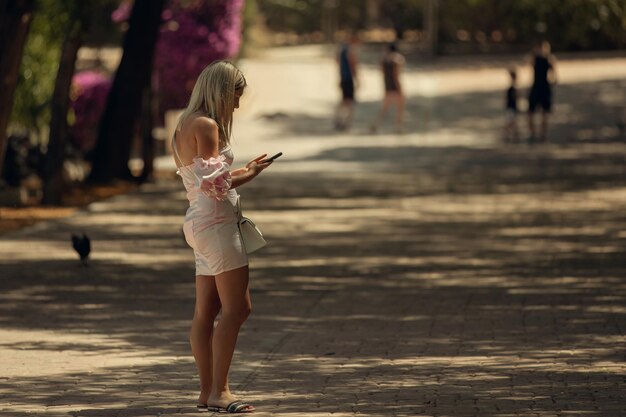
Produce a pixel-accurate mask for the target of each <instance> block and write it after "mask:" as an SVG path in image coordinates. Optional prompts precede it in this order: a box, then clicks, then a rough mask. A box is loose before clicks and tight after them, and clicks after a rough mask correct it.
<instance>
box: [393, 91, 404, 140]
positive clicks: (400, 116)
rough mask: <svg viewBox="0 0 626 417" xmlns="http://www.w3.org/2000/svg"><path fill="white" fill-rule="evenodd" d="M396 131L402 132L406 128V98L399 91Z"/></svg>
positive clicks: (397, 96)
mask: <svg viewBox="0 0 626 417" xmlns="http://www.w3.org/2000/svg"><path fill="white" fill-rule="evenodd" d="M395 100H396V133H402V131H403V130H404V106H405V102H406V101H405V98H404V96H403V95H402V94H400V93H397V94H396V97H395Z"/></svg>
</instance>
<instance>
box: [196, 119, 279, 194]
mask: <svg viewBox="0 0 626 417" xmlns="http://www.w3.org/2000/svg"><path fill="white" fill-rule="evenodd" d="M194 125H195V126H194V133H195V137H196V142H197V144H198V155H200V156H201V157H202V158H203V159H209V158H218V157H219V131H218V127H217V123H216V122H215V120H213V119H210V118H208V117H198V118H197V119H195V120H194ZM266 156H267V154H263V155H261V156H259V157H257V158H255V159H253V160H252V161H250V162H248V163H247V164H246V166H245V167H243V168H239V169H235V170H233V171H231V172H230V179H231V186H230V188H237V187H239V186H241V185H243V184H245V183H247V182H250V181H252V179H253V178H254V177H256V176H257V175H259V174H260V173H261V172H262V171H263V170H264V169H265V168H267V167H268V166H270V165H271V164H272V163H271V162H265V163H262V162H261V161H262V160H263V159H264V158H265V157H266Z"/></svg>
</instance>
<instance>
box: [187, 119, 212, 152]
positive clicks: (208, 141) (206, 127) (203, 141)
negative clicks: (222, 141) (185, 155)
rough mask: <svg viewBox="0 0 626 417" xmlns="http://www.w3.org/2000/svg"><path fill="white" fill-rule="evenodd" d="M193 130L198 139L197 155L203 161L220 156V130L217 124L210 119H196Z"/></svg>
mask: <svg viewBox="0 0 626 417" xmlns="http://www.w3.org/2000/svg"><path fill="white" fill-rule="evenodd" d="M192 123H193V125H192V129H193V132H194V137H195V138H196V145H197V151H198V152H197V155H199V156H201V157H202V158H203V159H209V158H217V157H218V156H219V130H218V127H217V122H216V121H215V120H213V119H210V118H208V117H196V118H195V119H194V120H193V122H192Z"/></svg>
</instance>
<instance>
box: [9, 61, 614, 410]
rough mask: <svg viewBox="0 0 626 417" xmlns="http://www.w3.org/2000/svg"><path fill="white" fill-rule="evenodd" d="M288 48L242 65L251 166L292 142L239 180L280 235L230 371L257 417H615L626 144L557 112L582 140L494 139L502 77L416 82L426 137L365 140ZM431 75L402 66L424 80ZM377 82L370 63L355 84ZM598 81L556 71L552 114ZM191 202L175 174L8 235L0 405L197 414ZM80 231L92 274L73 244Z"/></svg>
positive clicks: (266, 253) (242, 124)
mask: <svg viewBox="0 0 626 417" xmlns="http://www.w3.org/2000/svg"><path fill="white" fill-rule="evenodd" d="M299 51H300V50H294V52H290V53H299ZM281 53H285V52H281ZM279 58H280V56H279V57H276V58H275V59H274V60H273V61H267V60H266V61H264V60H263V59H256V60H252V61H248V62H244V63H243V66H244V67H245V68H246V69H247V71H248V73H249V74H250V77H249V78H250V81H251V84H252V85H251V90H250V95H249V96H248V102H247V104H248V107H245V106H246V102H245V101H244V102H243V103H242V112H241V113H240V114H239V115H238V117H239V119H238V122H239V124H238V125H237V132H236V133H237V138H236V142H235V151H236V153H237V155H238V156H239V157H241V158H242V159H244V160H245V159H246V158H248V157H251V156H253V155H255V154H257V153H259V152H262V151H267V152H273V151H277V150H283V151H284V152H285V156H284V158H283V159H282V160H280V163H279V162H277V163H276V164H275V166H273V167H272V170H271V171H269V170H268V171H267V172H266V173H264V175H263V177H259V179H258V180H257V181H256V182H254V183H251V184H249V186H246V187H245V188H242V190H241V193H242V195H243V197H244V199H245V200H244V208H245V209H246V210H247V212H248V214H249V215H250V216H251V217H253V218H254V219H255V221H256V222H257V223H258V224H259V225H260V227H261V228H262V229H263V230H264V232H265V234H266V235H267V238H268V240H269V241H270V243H271V244H270V246H268V247H267V248H266V249H264V250H263V251H262V252H260V253H259V254H258V255H255V256H254V257H253V258H252V261H251V267H252V283H251V287H252V297H253V314H252V316H251V318H250V319H249V321H248V322H247V323H246V324H245V326H244V329H243V331H242V334H241V336H240V340H239V344H238V348H237V351H236V356H235V359H234V366H233V369H232V373H231V380H232V385H233V388H234V389H235V390H236V392H237V393H238V394H239V395H241V396H242V397H243V398H245V399H249V400H251V401H253V402H254V403H255V404H256V406H257V408H258V412H257V413H255V415H257V416H311V417H321V416H336V417H342V416H356V415H363V416H570V415H572V416H573V415H577V416H581V415H582V416H599V417H606V416H620V415H626V413H625V412H624V404H626V398H625V394H624V392H625V390H624V388H625V385H626V384H625V380H624V375H625V374H626V363H625V357H624V342H625V341H626V338H625V336H624V331H625V328H626V320H625V317H626V308H625V307H624V306H625V305H626V214H625V213H626V164H625V162H626V145H625V144H624V142H620V141H617V140H615V138H613V139H611V138H610V137H609V136H611V135H614V134H615V131H614V130H611V131H605V132H604V133H605V134H606V135H608V136H607V138H604V139H603V140H599V141H595V142H594V141H589V140H584V134H583V133H584V131H586V129H588V126H589V124H584V123H583V124H580V125H576V124H575V123H573V122H572V123H570V124H569V125H567V126H563V125H562V124H559V122H558V118H557V120H556V122H557V125H556V126H555V131H554V132H555V134H556V133H558V132H571V134H572V136H571V137H570V138H571V140H569V141H568V140H567V137H563V136H560V134H559V135H555V136H554V137H555V141H556V142H557V143H556V144H548V145H540V146H527V145H522V144H519V145H504V144H501V143H499V142H498V141H497V134H496V132H497V128H496V127H494V125H495V124H496V121H498V120H499V119H498V118H497V115H493V114H492V112H493V111H495V110H494V109H496V108H497V104H495V102H494V103H492V101H494V100H496V99H497V98H499V97H500V95H501V94H500V91H499V90H495V89H493V90H488V91H482V90H481V91H474V92H472V89H471V88H470V87H468V86H466V87H465V90H466V91H465V93H463V94H465V95H466V96H467V97H466V98H467V102H468V103H476V102H484V103H486V104H485V106H486V108H482V109H478V108H476V107H475V104H474V107H471V108H469V109H467V108H465V107H463V106H460V105H458V106H456V107H455V105H454V101H455V100H458V99H459V97H458V96H456V95H449V93H448V92H444V93H441V94H438V93H437V90H435V91H434V92H433V93H432V94H431V96H430V98H428V99H427V98H426V96H424V95H420V92H419V91H417V92H415V96H414V97H412V99H411V100H413V103H414V106H413V107H410V112H411V115H412V116H415V117H414V118H412V119H411V120H413V121H414V122H415V123H416V127H415V129H416V130H415V131H411V132H410V133H409V134H407V135H403V136H393V135H390V134H386V133H383V134H380V135H377V136H371V135H368V134H366V133H365V131H366V128H365V127H364V126H366V122H367V119H368V115H370V116H371V114H372V111H374V109H375V103H374V102H372V103H369V104H368V102H367V100H365V101H364V102H363V103H362V106H361V107H360V110H359V112H360V113H359V115H358V117H357V126H356V127H355V129H354V130H353V131H352V132H351V133H349V134H341V135H337V134H334V133H332V132H331V131H330V126H331V125H332V122H331V119H330V110H329V108H330V106H331V104H332V102H333V101H334V100H335V96H333V95H332V93H331V94H327V93H326V92H325V91H316V90H315V89H314V88H312V87H311V85H310V84H304V82H303V78H308V79H309V81H310V80H311V79H313V80H317V79H316V78H315V77H316V76H319V77H324V76H325V75H324V74H328V73H330V71H331V62H330V60H328V59H326V60H324V59H322V58H319V57H318V56H311V55H310V54H306V53H303V56H302V57H300V58H299V59H298V60H297V61H295V62H292V63H287V60H286V58H285V60H284V61H277V60H278V59H279ZM276 62H279V63H281V64H282V68H283V69H284V71H285V73H284V74H283V79H284V80H285V82H286V83H287V82H288V83H291V85H302V86H303V87H302V89H296V88H294V89H293V90H292V91H296V92H295V93H293V94H292V95H289V91H288V89H287V88H286V86H285V85H282V84H281V85H280V86H279V87H276V89H275V93H276V94H278V96H279V97H283V98H284V100H278V101H274V100H272V99H271V96H270V95H269V94H270V93H271V91H272V89H271V88H270V87H271V86H272V82H274V81H272V80H273V79H272V77H275V76H276V67H275V66H274V65H275V64H276ZM563 65H564V71H565V72H566V73H567V71H568V67H567V65H566V64H563ZM422 71H423V72H420V70H418V69H416V70H415V72H412V73H411V74H410V75H409V76H410V77H415V79H418V78H419V77H424V78H425V79H427V78H428V77H433V76H434V75H433V73H428V72H427V70H425V69H424V70H422ZM494 71H495V70H494ZM616 71H617V70H616ZM574 72H575V71H574V70H572V74H574ZM429 74H430V75H429ZM468 74H469V75H471V74H473V72H471V71H468V72H466V73H465V75H464V77H465V78H468ZM374 76H375V72H374V69H373V68H371V69H368V68H367V67H366V68H364V77H366V78H365V80H372V81H371V82H370V83H369V87H367V85H368V84H367V82H366V83H365V85H364V90H363V95H365V97H367V96H368V95H371V96H372V97H373V96H374V90H373V89H375V87H376V84H375V83H374V80H375V78H374ZM572 76H573V75H572ZM368 77H369V78H368ZM451 77H452V78H450V80H456V82H457V83H459V85H462V84H463V83H462V81H461V80H458V79H457V78H454V77H453V76H451ZM603 77H605V78H603V79H596V80H592V81H584V82H578V81H576V80H575V79H574V80H573V81H571V83H570V84H567V85H566V86H565V87H567V88H568V89H570V94H571V97H573V98H575V97H580V101H575V100H573V101H572V102H570V103H563V102H561V106H562V107H561V108H562V111H563V112H562V114H561V115H560V116H559V117H562V118H565V119H567V118H570V117H571V120H578V119H576V118H575V114H574V115H573V114H572V113H571V112H574V113H575V112H577V111H578V109H582V108H583V104H582V101H585V103H587V104H588V103H595V105H594V106H595V107H601V106H602V104H603V103H604V104H607V103H609V104H611V103H613V104H614V102H612V101H610V100H609V101H607V99H606V96H605V95H604V94H608V92H607V91H608V90H607V89H610V87H611V86H613V87H615V86H624V83H625V81H624V79H622V78H620V77H622V75H621V74H619V73H618V74H613V76H609V75H606V74H604V75H603ZM263 80H265V82H264V81H263ZM424 85H426V84H424ZM481 88H482V87H481ZM485 88H486V87H485ZM320 90H321V89H320ZM623 91H626V89H623V88H622V89H621V92H622V93H621V94H622V95H623V94H624V93H623ZM582 92H584V94H582ZM615 94H618V93H615V92H613V95H615ZM428 100H430V101H428ZM280 103H282V107H281V106H280V105H279V104H280ZM498 103H499V102H498ZM457 104H458V103H457ZM566 104H567V106H566ZM607 105H608V104H607ZM490 106H491V107H490ZM246 109H247V110H246ZM428 109H430V110H429V111H432V113H431V116H429V117H430V120H431V122H430V124H429V125H426V126H424V125H423V123H422V122H420V123H422V124H419V123H418V122H417V120H418V119H419V117H423V118H425V116H424V113H425V112H426V110H428ZM568 109H569V110H568ZM596 110H597V109H596ZM464 112H468V113H467V114H466V113H464ZM605 113H606V112H605ZM455 114H456V118H455ZM607 117H609V116H607ZM424 120H425V119H424ZM446 120H449V121H450V122H449V123H446V122H445V121H446ZM568 120H569V119H568ZM607 120H608V119H607ZM598 123H600V121H598ZM603 123H604V124H606V125H607V126H608V124H607V123H608V122H607V121H606V120H605V121H603ZM464 126H466V127H464ZM609 128H610V129H614V127H610V126H609V127H607V129H609ZM581 132H583V133H581ZM578 134H581V135H582V136H580V137H579V136H577V135H578ZM574 140H576V142H575V143H574ZM163 163H164V165H167V163H169V162H166V161H165V162H163ZM184 210H185V200H184V194H183V192H181V186H180V184H179V183H178V182H177V181H175V180H172V181H166V180H164V181H161V182H159V183H157V184H152V185H146V186H145V187H143V188H142V189H141V190H140V191H139V192H137V193H133V194H129V195H125V196H118V197H115V198H113V199H111V200H108V201H104V202H100V203H96V204H93V205H92V206H90V207H89V208H88V209H87V210H84V211H83V212H81V213H79V214H78V215H76V216H73V217H70V218H67V219H63V220H59V221H54V222H49V223H43V224H39V225H36V226H35V227H32V228H29V229H25V230H22V231H20V232H17V233H11V234H6V235H2V236H0V261H1V264H0V277H1V278H0V416H7V417H8V416H11V417H22V416H76V417H78V416H85V417H91V416H93V417H109V416H111V417H113V416H127V417H143V416H174V415H188V414H197V413H196V412H195V410H194V408H193V406H194V404H195V396H196V387H197V378H196V376H195V370H194V365H193V361H192V358H191V355H190V351H189V347H188V344H187V341H186V340H187V332H188V328H189V320H190V317H191V314H192V310H193V267H192V254H191V252H190V250H189V249H188V248H187V247H186V244H185V243H184V240H183V237H182V233H181V219H182V216H183V213H184ZM82 231H85V232H86V233H88V234H89V235H90V236H91V238H92V239H93V256H92V259H91V262H90V265H89V266H88V267H83V266H80V265H79V263H78V261H77V260H76V259H75V258H76V256H75V254H74V253H73V252H72V250H71V247H70V244H69V234H70V233H72V232H82Z"/></svg>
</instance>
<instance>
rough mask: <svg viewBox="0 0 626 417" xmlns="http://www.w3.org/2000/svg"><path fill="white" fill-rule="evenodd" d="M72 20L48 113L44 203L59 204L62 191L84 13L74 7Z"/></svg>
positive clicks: (62, 51) (64, 43) (80, 5)
mask: <svg viewBox="0 0 626 417" xmlns="http://www.w3.org/2000/svg"><path fill="white" fill-rule="evenodd" d="M83 4H84V3H82V2H78V3H77V5H76V7H77V8H81V7H84V6H83ZM72 20H73V21H74V23H73V25H72V28H71V29H70V30H69V32H68V35H67V37H66V38H65V40H64V41H63V48H62V50H61V60H60V62H59V70H58V72H57V78H56V81H55V84H54V93H53V94H52V104H51V107H52V108H51V114H50V116H51V117H50V137H49V140H48V152H47V153H46V157H45V162H44V178H43V180H44V187H43V203H44V204H51V205H52V204H54V205H56V204H59V203H60V202H61V193H62V191H63V162H64V160H65V149H66V147H67V134H68V126H67V112H68V110H69V105H70V88H71V86H72V77H73V76H74V69H75V66H76V58H77V56H78V49H79V48H80V46H81V44H82V37H83V33H84V28H85V22H84V13H82V12H81V10H75V13H73V19H72Z"/></svg>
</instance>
